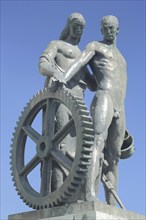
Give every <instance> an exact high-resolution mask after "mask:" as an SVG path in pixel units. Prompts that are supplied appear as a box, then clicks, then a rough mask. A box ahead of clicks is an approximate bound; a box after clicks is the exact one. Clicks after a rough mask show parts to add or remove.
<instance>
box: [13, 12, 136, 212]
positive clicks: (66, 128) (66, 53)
mask: <svg viewBox="0 0 146 220" xmlns="http://www.w3.org/2000/svg"><path fill="white" fill-rule="evenodd" d="M108 19H109V20H108ZM104 22H106V25H105V23H104ZM110 22H113V23H112V24H113V26H112V28H111V27H110V28H111V30H112V34H108V31H109V30H108V29H109V23H110ZM116 22H117V20H115V17H112V16H110V17H105V20H103V24H104V25H103V27H104V28H105V29H104V30H103V33H104V36H105V39H104V40H105V41H103V42H93V43H90V44H89V45H88V46H87V49H86V50H85V51H84V52H83V53H81V51H80V50H79V48H78V46H77V44H78V43H79V41H80V37H81V34H82V31H83V28H84V25H85V21H84V18H83V16H82V15H80V14H78V13H73V14H72V15H71V16H70V17H69V18H68V21H67V25H66V27H65V29H64V30H63V32H62V34H61V37H60V40H58V41H53V42H51V43H50V44H49V46H48V48H47V49H46V51H44V52H43V54H42V56H41V58H40V62H39V67H40V72H41V73H42V74H43V75H45V76H47V79H46V82H45V88H44V90H42V91H40V92H38V93H37V94H36V95H35V96H34V97H33V98H32V99H31V100H30V101H29V102H28V104H27V105H26V107H25V108H24V110H23V112H22V114H21V116H20V117H19V120H18V122H17V125H16V128H15V131H14V134H13V136H14V137H13V140H12V145H11V170H12V176H13V181H14V185H15V187H16V190H17V191H18V194H19V195H20V198H21V199H23V201H24V202H25V203H26V204H27V205H29V206H30V207H32V208H35V209H41V208H47V207H51V206H56V205H62V204H65V203H71V202H76V200H77V199H79V198H80V197H78V196H77V192H78V191H79V190H80V188H81V187H82V185H83V183H84V185H85V192H84V196H85V197H86V200H90V199H95V179H96V177H97V176H98V181H100V179H101V176H102V171H101V170H103V169H102V167H103V152H102V151H103V150H104V154H105V157H106V159H107V161H108V163H109V168H113V166H114V167H115V168H116V172H115V173H114V175H116V174H117V162H118V159H119V157H120V152H121V145H122V142H123V139H124V134H125V124H124V123H122V132H121V133H120V142H119V144H120V147H118V148H117V151H116V155H113V154H111V151H109V149H108V148H107V147H105V146H104V142H105V140H106V139H107V143H108V141H110V142H111V141H112V139H111V136H110V138H109V137H108V138H107V129H108V127H109V125H110V123H111V121H112V120H114V121H115V122H116V121H118V120H120V118H121V114H123V117H124V109H123V101H124V96H125V90H126V85H125V84H126V76H125V77H123V79H122V81H120V78H119V76H118V78H114V79H115V80H118V81H116V82H117V83H119V82H120V83H123V84H122V85H121V88H122V90H120V92H121V91H122V93H120V94H119V96H120V98H121V99H119V98H117V95H118V92H117V91H119V88H117V87H116V86H115V84H113V81H112V80H113V77H111V78H109V77H108V75H107V73H106V71H107V70H108V73H109V71H110V73H111V75H110V76H112V73H113V71H114V69H115V67H117V66H114V65H115V63H114V65H113V63H112V64H111V60H114V59H115V56H114V54H113V53H112V51H110V49H109V45H108V44H107V42H108V43H109V44H110V43H111V42H112V44H111V45H112V46H113V48H114V52H116V53H117V54H118V56H119V57H120V59H122V62H123V63H122V64H123V65H125V61H124V59H123V58H122V56H121V55H120V54H119V52H118V50H117V49H116V47H115V45H114V44H113V43H115V40H116V34H117V32H118V26H117V23H116ZM115 25H116V28H115ZM112 37H113V41H112ZM105 43H106V44H105ZM98 54H100V56H99V57H98ZM92 58H93V59H92ZM101 58H102V59H101ZM97 59H98V61H97ZM90 60H91V62H90V65H91V69H92V70H93V73H94V75H95V77H97V74H99V73H100V77H101V78H100V79H106V80H107V81H105V82H106V83H105V82H104V83H103V84H101V85H100V83H99V81H98V78H96V81H97V83H98V86H103V87H102V88H100V89H99V87H98V88H97V89H96V95H95V98H94V99H93V102H92V106H91V109H92V117H93V123H94V127H93V123H92V119H91V117H90V115H89V112H88V111H87V107H86V106H85V103H84V100H83V92H84V89H85V88H86V86H88V87H89V88H90V89H91V90H95V88H96V86H97V85H96V81H95V78H94V77H93V76H92V75H90V73H89V71H88V69H87V67H86V64H88V63H89V61H90ZM109 60H110V61H109ZM114 61H115V60H114ZM116 61H117V62H118V60H116ZM97 62H98V64H97ZM80 64H81V65H80ZM122 64H121V62H120V68H121V69H120V71H122V73H123V74H125V69H122ZM97 68H98V73H97ZM105 70H106V71H105ZM102 71H103V72H102ZM114 74H115V72H114ZM104 75H105V76H106V77H105V78H104V77H103V76H104ZM114 76H115V75H114ZM102 77H103V78H102ZM101 82H102V80H101ZM107 82H108V83H107ZM104 87H105V88H104ZM111 88H112V89H113V90H114V92H113V94H112V95H113V97H114V98H115V100H114V103H112V101H113V100H111V97H110V94H109V93H110V92H111V91H112V90H111ZM116 89H117V90H116ZM115 92H116V96H114V94H115ZM101 94H102V95H101ZM97 98H99V99H100V100H102V101H101V102H102V104H103V105H97V102H99V100H98V99H97ZM120 100H121V102H119V101H120ZM116 101H118V103H116ZM104 103H106V104H107V103H109V105H108V108H107V106H106V105H104ZM99 104H100V103H99ZM111 105H112V106H111ZM101 107H103V108H101ZM110 109H111V111H110V114H109V110H110ZM119 110H120V112H119ZM121 110H122V111H123V112H122V111H121ZM99 111H101V112H100V114H98V112H99ZM40 112H41V113H42V131H41V133H39V132H38V131H37V130H35V129H34V128H33V126H32V124H33V122H34V121H35V118H36V117H37V115H38V114H39V113H40ZM104 113H105V114H104ZM101 115H102V117H103V116H105V119H108V123H107V122H105V123H102V122H103V121H102V120H101ZM107 115H108V116H107ZM97 121H98V122H101V123H100V124H99V125H101V126H99V125H98V124H97ZM115 122H114V123H115ZM104 125H105V126H106V129H105V130H104V129H103V130H104V131H103V132H102V131H100V129H101V130H102V128H103V126H104ZM67 136H68V137H69V141H70V137H71V136H72V137H73V139H74V138H75V141H73V143H75V146H74V148H73V150H72V149H70V148H69V144H68V143H70V142H68V137H67ZM128 137H129V136H128ZM29 138H30V139H31V140H32V141H33V142H34V143H35V145H36V149H35V154H34V156H33V157H32V158H31V159H30V160H29V161H28V162H27V163H26V162H25V151H26V150H27V149H26V142H27V139H29ZM93 143H94V144H93ZM97 143H98V144H97ZM96 146H97V147H96ZM107 146H108V144H107ZM116 146H117V145H116ZM118 146H119V145H118ZM105 150H108V154H107V153H106V152H105ZM92 151H93V153H92ZM130 153H131V154H132V153H133V152H132V151H131V152H130ZM96 156H97V158H95V157H96ZM111 156H113V157H114V163H113V164H111V161H110V160H109V158H110V157H111ZM38 165H40V167H41V169H40V179H39V180H38V181H40V190H38V191H36V189H35V188H33V186H32V185H31V183H30V181H29V178H28V176H29V174H30V173H31V172H32V171H33V170H34V169H35V168H36V167H37V166H38ZM96 166H98V167H96ZM109 168H108V169H109ZM89 169H90V170H89ZM94 172H95V173H94ZM106 172H107V173H109V170H108V171H106ZM107 173H106V174H107ZM103 177H104V176H103ZM88 178H91V179H88ZM103 179H104V178H103ZM109 179H110V180H111V182H113V184H114V185H115V187H116V183H117V179H116V178H115V181H112V180H113V179H112V178H110V176H109ZM90 184H91V185H90ZM90 187H92V188H91V190H90ZM107 194H110V196H108V197H107V198H108V201H109V202H108V203H109V204H114V201H113V198H112V195H113V192H112V193H109V190H108V191H107ZM111 194H112V195H111Z"/></svg>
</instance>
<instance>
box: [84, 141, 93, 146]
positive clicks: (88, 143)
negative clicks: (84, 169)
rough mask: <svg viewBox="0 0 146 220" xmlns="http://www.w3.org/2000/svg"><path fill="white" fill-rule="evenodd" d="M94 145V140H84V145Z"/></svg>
mask: <svg viewBox="0 0 146 220" xmlns="http://www.w3.org/2000/svg"><path fill="white" fill-rule="evenodd" d="M92 145H93V141H87V140H83V146H85V147H91V146H92Z"/></svg>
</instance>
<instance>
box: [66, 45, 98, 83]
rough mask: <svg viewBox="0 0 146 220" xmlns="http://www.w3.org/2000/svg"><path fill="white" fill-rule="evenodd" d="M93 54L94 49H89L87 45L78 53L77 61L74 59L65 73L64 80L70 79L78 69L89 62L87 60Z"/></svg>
mask: <svg viewBox="0 0 146 220" xmlns="http://www.w3.org/2000/svg"><path fill="white" fill-rule="evenodd" d="M94 55H95V51H94V50H90V48H89V47H87V48H86V49H85V50H84V51H83V52H82V53H81V55H80V57H79V58H78V60H77V61H75V62H74V63H73V64H72V65H71V67H70V68H69V69H68V70H67V72H66V75H65V81H66V82H68V81H69V80H70V79H72V78H73V77H74V76H75V75H76V74H77V73H78V71H79V70H81V69H82V68H83V67H84V66H85V65H87V64H88V63H89V61H90V60H91V59H92V57H93V56H94Z"/></svg>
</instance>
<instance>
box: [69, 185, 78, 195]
mask: <svg viewBox="0 0 146 220" xmlns="http://www.w3.org/2000/svg"><path fill="white" fill-rule="evenodd" d="M68 191H69V192H70V193H71V194H73V193H74V192H75V191H76V189H75V188H73V187H72V186H70V187H68Z"/></svg>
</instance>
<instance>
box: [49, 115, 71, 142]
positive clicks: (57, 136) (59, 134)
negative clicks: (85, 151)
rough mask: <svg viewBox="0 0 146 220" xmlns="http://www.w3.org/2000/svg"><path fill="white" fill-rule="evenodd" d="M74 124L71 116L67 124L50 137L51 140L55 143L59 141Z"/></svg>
mask: <svg viewBox="0 0 146 220" xmlns="http://www.w3.org/2000/svg"><path fill="white" fill-rule="evenodd" d="M73 125H74V120H73V118H71V119H70V120H69V121H68V122H67V124H66V125H65V126H64V127H63V128H61V129H60V130H59V131H58V132H57V133H56V134H55V135H54V136H53V137H52V142H53V143H55V144H58V143H60V142H61V141H62V140H63V139H64V138H65V137H66V136H67V135H68V134H69V132H70V129H71V128H72V126H73Z"/></svg>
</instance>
